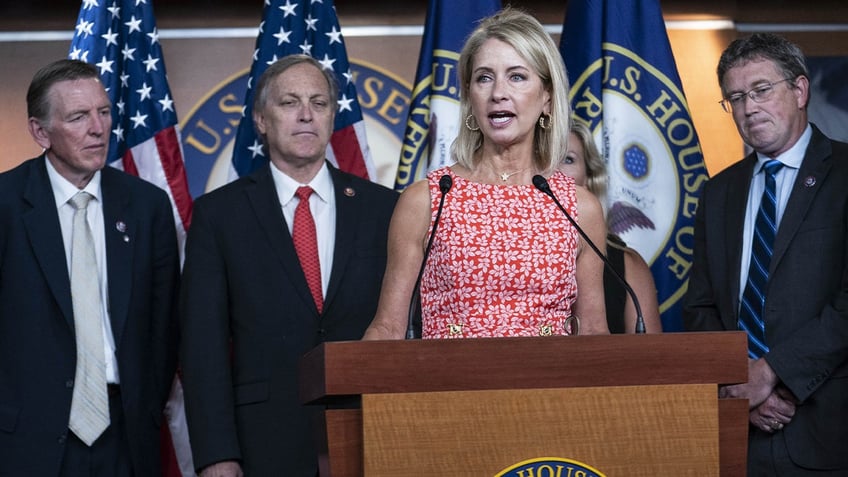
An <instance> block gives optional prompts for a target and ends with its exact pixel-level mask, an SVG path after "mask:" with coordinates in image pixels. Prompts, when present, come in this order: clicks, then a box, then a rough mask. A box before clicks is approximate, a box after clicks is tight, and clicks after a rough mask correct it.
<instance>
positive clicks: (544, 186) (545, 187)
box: [533, 174, 645, 334]
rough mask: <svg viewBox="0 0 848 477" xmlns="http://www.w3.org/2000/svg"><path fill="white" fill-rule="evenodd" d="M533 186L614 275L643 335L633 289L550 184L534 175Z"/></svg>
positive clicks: (639, 312)
mask: <svg viewBox="0 0 848 477" xmlns="http://www.w3.org/2000/svg"><path fill="white" fill-rule="evenodd" d="M533 185H534V186H536V188H537V189H539V190H540V191H542V192H544V193H545V194H547V195H548V196H550V198H551V199H553V200H554V204H556V206H557V207H558V208H559V210H560V211H562V213H563V214H565V218H566V219H568V221H569V222H571V225H573V226H574V228H575V229H577V232H579V233H580V236H581V237H583V240H585V241H586V243H588V244H589V246H590V247H591V248H592V250H593V251H594V252H595V254H597V255H598V257H600V258H601V260H603V262H604V265H606V267H607V268H608V269H609V270H610V271H611V272H612V274H613V275H615V278H616V279H618V281H619V282H620V283H621V285H622V286H623V287H624V289H625V290H627V294H628V295H630V299H631V300H633V306H634V307H635V308H636V333H637V334H643V333H645V319H644V318H643V317H642V307H641V306H639V299H638V298H636V292H634V291H633V288H631V287H630V284H629V283H627V280H625V279H624V277H622V276H621V274H620V273H618V270H616V269H615V268H613V266H612V264H611V263H610V261H609V259H607V257H606V255H604V254H603V253H601V251H600V250H599V249H598V247H596V246H595V244H594V242H592V239H590V238H589V236H588V235H586V232H584V231H583V229H581V228H580V226H579V225H577V222H576V221H575V220H574V219H573V218H572V217H571V214H569V213H568V211H567V210H565V207H563V206H562V204H560V203H559V200H557V198H556V195H554V191H552V190H551V186H550V184H548V180H547V179H545V178H544V177H542V176H541V175H538V174H536V175H535V176H533Z"/></svg>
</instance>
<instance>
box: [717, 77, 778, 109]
mask: <svg viewBox="0 0 848 477" xmlns="http://www.w3.org/2000/svg"><path fill="white" fill-rule="evenodd" d="M785 81H793V78H786V79H782V80H780V81H775V82H774V83H765V84H761V85H759V86H755V87H753V88H751V90H750V91H746V92H744V93H735V94H731V95H730V96H728V97H727V98H724V99H722V100H721V101H719V102H718V104H720V105H721V108H722V109H724V112H726V113H731V112H733V110H734V109H736V108H738V107H740V106H742V105H743V104H744V103H745V98H746V97H748V98H751V100H752V101H753V102H755V103H764V102H766V101H768V100H769V99H771V97H772V95H773V94H774V86H775V85H778V84H780V83H783V82H785Z"/></svg>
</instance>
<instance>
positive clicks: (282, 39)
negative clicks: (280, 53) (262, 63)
mask: <svg viewBox="0 0 848 477" xmlns="http://www.w3.org/2000/svg"><path fill="white" fill-rule="evenodd" d="M291 33H292V32H290V31H286V30H285V28H283V27H280V31H279V33H274V35H273V37H274V38H276V39H277V46H280V45H282V44H283V43H291V42H290V41H289V36H291Z"/></svg>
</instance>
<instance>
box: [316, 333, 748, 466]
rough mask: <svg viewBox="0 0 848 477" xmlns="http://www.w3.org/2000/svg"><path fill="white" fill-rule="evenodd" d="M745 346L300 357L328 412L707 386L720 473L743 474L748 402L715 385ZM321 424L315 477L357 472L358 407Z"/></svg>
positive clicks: (426, 348) (347, 349)
mask: <svg viewBox="0 0 848 477" xmlns="http://www.w3.org/2000/svg"><path fill="white" fill-rule="evenodd" d="M745 349H746V338H745V335H744V333H741V332H722V333H669V334H659V335H639V336H637V335H611V336H578V337H546V338H493V339H468V340H414V341H376V342H334V343H324V344H322V345H320V346H318V347H317V348H315V349H313V350H312V351H310V352H309V353H308V354H307V355H306V356H304V358H303V360H302V362H301V380H300V383H301V398H302V400H303V401H304V402H305V403H312V404H323V405H327V406H329V407H331V408H332V407H333V405H334V404H335V403H337V402H340V401H349V399H350V397H351V396H363V398H364V400H365V401H366V402H367V401H368V400H369V399H371V397H372V396H373V397H377V398H378V399H379V396H378V395H380V394H403V395H405V397H404V398H403V399H405V398H406V397H410V394H415V393H443V392H452V391H462V392H466V391H521V390H533V391H532V392H537V391H539V390H551V389H558V390H567V391H576V390H579V389H580V388H611V387H612V388H628V387H634V389H635V388H638V387H647V388H646V389H653V387H655V386H665V385H669V386H672V387H680V386H683V385H708V387H709V389H710V392H709V394H710V396H711V399H712V400H713V402H714V404H713V406H714V407H715V408H716V409H717V411H715V415H716V416H717V420H718V422H717V424H716V429H718V431H717V432H718V437H717V438H716V439H717V440H718V441H719V444H718V453H719V463H720V475H728V476H729V475H740V472H739V470H740V469H744V468H745V454H746V442H747V440H746V436H747V405H746V404H745V403H744V402H739V401H738V400H724V399H722V400H718V399H717V398H716V395H717V392H716V390H717V385H721V384H734V383H740V382H745V381H746V380H747V358H746V356H747V355H746V352H745ZM681 389H682V388H681ZM606 392H609V389H607V391H606ZM649 394H650V393H649ZM403 399H401V400H403ZM715 403H717V404H715ZM649 404H650V402H646V403H643V404H642V406H648V405H649ZM572 411H573V410H569V412H572ZM689 412H690V411H688V410H687V411H686V413H687V416H686V417H687V418H688V417H690V416H688V414H689ZM693 412H694V411H693ZM608 422H609V420H607V419H601V420H600V422H598V423H597V425H599V426H601V427H603V426H606V425H609V424H608ZM322 426H323V427H322V429H321V434H323V437H324V441H323V443H322V447H323V449H322V450H321V451H322V460H321V472H322V473H321V475H322V476H323V477H327V476H357V475H363V474H362V472H364V463H363V458H364V457H363V452H364V451H365V445H364V444H363V435H364V434H363V433H364V416H363V414H362V411H361V410H357V409H345V410H338V409H330V410H329V411H328V412H327V413H326V415H325V422H324V423H323V424H322ZM586 463H587V464H590V465H591V464H593V462H589V461H587V462H586ZM742 473H744V472H742ZM368 475H369V476H370V474H368ZM611 475H621V474H616V473H613V474H611ZM624 475H636V474H632V473H626V474H624ZM681 475H685V474H681ZM697 475H704V474H697ZM707 475H715V473H710V474H707Z"/></svg>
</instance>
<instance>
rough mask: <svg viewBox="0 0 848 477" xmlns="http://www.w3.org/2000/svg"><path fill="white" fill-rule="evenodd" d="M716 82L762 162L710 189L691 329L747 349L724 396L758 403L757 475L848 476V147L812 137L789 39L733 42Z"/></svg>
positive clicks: (701, 211)
mask: <svg viewBox="0 0 848 477" xmlns="http://www.w3.org/2000/svg"><path fill="white" fill-rule="evenodd" d="M718 79H719V83H720V85H721V90H722V94H723V96H724V101H723V102H722V106H724V107H725V110H727V111H728V112H729V113H731V114H732V116H733V119H734V121H735V122H736V126H737V129H738V131H739V134H740V135H741V136H742V138H743V139H744V141H745V142H746V143H747V144H748V146H750V147H751V148H752V149H753V152H752V153H751V154H750V155H748V156H747V157H746V158H745V159H743V160H742V161H740V162H738V163H736V164H734V165H732V166H730V167H729V168H728V169H727V170H725V171H723V172H721V173H719V174H718V175H716V176H715V177H714V178H713V179H712V180H710V181H709V183H707V185H706V186H705V187H704V191H703V195H702V196H701V201H700V204H699V207H698V214H697V219H696V222H695V243H694V261H693V265H692V272H691V275H690V280H689V291H688V294H687V297H686V306H685V316H684V323H685V324H686V327H687V329H689V330H737V329H743V330H745V331H746V332H747V333H748V335H749V356H750V361H749V370H748V382H747V383H745V384H741V385H735V386H727V387H724V388H722V389H721V390H720V395H722V396H728V397H740V398H747V399H748V400H749V404H750V428H749V448H748V474H749V475H752V476H760V475H763V476H766V475H768V476H773V475H792V476H801V475H816V476H824V475H828V476H830V475H833V476H836V475H842V476H844V475H848V453H846V452H845V451H846V449H848V401H846V397H845V396H848V145H846V144H844V143H840V142H836V141H832V140H830V139H828V138H827V137H825V136H824V135H823V134H822V133H821V132H820V131H819V130H818V129H817V128H816V127H815V126H813V125H811V124H809V123H808V121H807V104H808V102H809V97H810V89H809V79H808V73H807V68H806V64H805V60H804V56H803V53H802V52H801V50H800V48H798V46H797V45H795V44H793V43H791V42H789V41H787V40H785V39H784V38H781V37H779V36H776V35H772V34H755V35H752V36H751V37H748V38H744V39H739V40H736V41H734V42H733V43H731V44H730V46H729V47H728V48H727V49H726V50H725V51H724V53H723V54H722V57H721V60H720V61H719V65H718ZM772 178H773V179H772ZM775 228H776V232H775ZM769 252H770V253H769Z"/></svg>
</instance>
